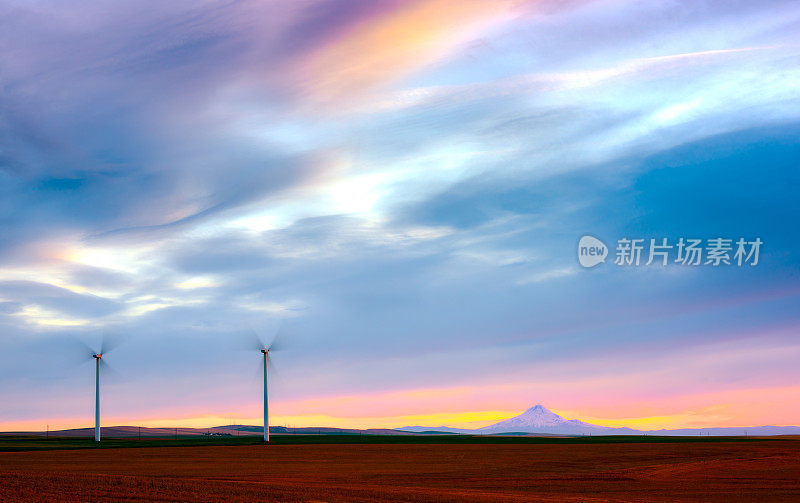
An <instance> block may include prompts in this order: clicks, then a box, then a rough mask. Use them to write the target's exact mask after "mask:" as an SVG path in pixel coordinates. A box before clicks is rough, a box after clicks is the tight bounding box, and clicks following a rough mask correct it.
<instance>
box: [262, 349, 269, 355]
mask: <svg viewBox="0 0 800 503" xmlns="http://www.w3.org/2000/svg"><path fill="white" fill-rule="evenodd" d="M261 352H262V353H264V354H267V353H269V348H266V349H262V350H261Z"/></svg>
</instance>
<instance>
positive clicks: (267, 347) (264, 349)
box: [250, 330, 280, 442]
mask: <svg viewBox="0 0 800 503" xmlns="http://www.w3.org/2000/svg"><path fill="white" fill-rule="evenodd" d="M279 332H280V330H278V331H276V333H275V335H274V336H273V337H272V342H270V343H269V344H266V343H264V341H263V339H262V338H261V337H260V336H259V335H258V334H257V333H256V332H255V331H253V330H251V331H250V334H251V335H252V336H253V338H254V340H255V342H256V344H257V345H258V350H259V351H261V353H262V354H263V355H264V360H263V362H262V365H263V366H264V368H263V369H262V370H263V371H264V442H269V368H270V367H272V358H271V357H270V352H272V351H276V350H278V349H280V347H279V346H278V345H277V344H276V341H277V339H278V335H279ZM273 370H274V369H273Z"/></svg>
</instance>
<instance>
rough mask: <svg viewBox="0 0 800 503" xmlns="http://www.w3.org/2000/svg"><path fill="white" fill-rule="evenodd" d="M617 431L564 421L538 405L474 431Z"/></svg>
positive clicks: (575, 420)
mask: <svg viewBox="0 0 800 503" xmlns="http://www.w3.org/2000/svg"><path fill="white" fill-rule="evenodd" d="M619 429H620V428H607V427H605V426H597V425H594V424H589V423H584V422H583V421H579V420H577V419H564V418H563V417H561V416H559V415H558V414H556V413H555V412H552V411H550V410H547V408H546V407H545V406H544V405H541V404H538V405H535V406H533V407H531V408H530V409H528V410H526V411H525V412H523V413H522V414H520V415H518V416H515V417H512V418H511V419H506V420H505V421H500V422H499V423H495V424H492V425H489V426H484V427H483V428H479V429H477V430H476V431H477V432H478V433H507V432H528V433H562V434H583V433H612V432H616V430H619ZM625 429H627V428H625Z"/></svg>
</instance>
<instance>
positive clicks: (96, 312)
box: [0, 0, 800, 430]
mask: <svg viewBox="0 0 800 503" xmlns="http://www.w3.org/2000/svg"><path fill="white" fill-rule="evenodd" d="M799 25H800V3H798V2H796V1H790V0H785V1H771V0H763V1H760V2H752V1H749V0H742V1H736V0H708V1H702V2H698V1H695V0H678V1H662V0H658V1H655V0H644V1H642V0H636V1H634V0H607V1H591V0H585V1H581V0H573V1H555V0H548V1H529V2H524V1H516V0H509V1H488V0H487V1H475V0H433V1H420V0H417V1H403V0H381V1H369V2H367V1H364V2H361V1H352V0H331V1H317V0H302V1H297V2H285V1H284V2H278V1H274V2H273V1H270V2H265V1H249V0H240V1H233V0H225V1H217V0H201V1H169V2H163V1H162V2H145V1H141V0H136V1H133V0H130V1H115V2H107V1H99V0H98V1H74V2H58V1H30V0H0V430H19V429H37V430H38V429H44V428H45V425H46V424H49V425H50V428H51V429H53V428H63V427H77V426H90V425H91V424H92V421H93V406H94V367H93V364H92V361H91V360H92V359H91V357H90V355H89V354H84V353H85V351H84V352H81V351H82V350H81V347H80V344H79V343H78V342H76V340H82V341H84V342H85V343H87V344H89V345H94V344H96V342H97V341H98V340H99V339H100V336H101V334H102V333H103V332H104V331H108V332H110V333H114V334H121V335H124V336H125V339H126V342H125V343H124V344H123V345H121V346H119V348H118V349H117V350H116V351H114V352H113V353H110V354H109V355H108V356H107V361H108V363H109V365H111V366H113V368H114V373H113V374H112V373H109V374H108V376H107V379H106V378H105V377H104V386H103V393H104V395H103V396H104V398H103V405H102V412H103V418H104V419H103V422H104V424H106V425H112V424H132V425H135V424H140V425H143V426H175V425H181V426H213V425H218V424H228V423H231V422H236V423H247V422H249V423H252V424H258V422H259V421H260V415H261V396H260V393H261V387H260V386H261V385H260V382H259V379H258V373H259V367H258V362H259V357H260V354H259V353H257V352H255V351H250V352H247V351H242V350H240V349H239V348H240V347H241V344H240V342H241V341H242V340H245V339H246V336H245V335H244V334H245V333H246V332H247V331H248V330H249V328H248V327H253V328H255V329H256V330H257V331H260V332H261V333H262V334H264V335H265V336H266V337H267V338H269V337H271V335H272V334H273V333H275V331H276V330H280V331H281V334H282V343H283V345H284V346H285V350H284V351H281V352H279V353H277V352H276V353H275V365H276V369H277V373H276V374H275V375H274V381H273V384H272V387H271V393H272V395H271V397H272V400H271V411H272V413H273V414H274V418H273V422H274V424H287V425H291V426H311V425H313V426H347V427H399V426H407V425H431V426H438V425H449V426H459V427H478V426H483V425H486V424H489V423H492V422H496V421H498V420H501V419H505V418H507V417H509V416H512V415H515V414H517V413H519V412H521V411H523V410H525V409H526V408H528V407H530V406H532V405H534V404H536V403H542V404H544V405H545V406H547V407H548V408H550V409H552V410H553V411H555V412H557V413H559V414H562V415H563V416H565V417H567V418H579V419H582V420H584V421H587V422H591V423H595V424H602V425H608V426H631V427H639V428H673V427H707V426H745V425H762V424H771V425H790V424H794V425H800V365H799V364H798V362H800V281H799V280H800V249H799V248H798V246H800V232H799V231H798V223H797V222H798V219H800V197H798V189H800V31H798V29H797V27H798V26H799ZM583 235H592V236H596V237H598V238H600V239H601V240H603V241H604V242H605V243H606V244H608V245H609V246H610V247H611V248H612V251H611V254H612V255H613V253H614V251H613V248H614V247H615V245H616V242H617V240H618V239H620V238H623V237H629V238H632V237H633V238H644V239H647V240H649V239H650V238H659V239H660V238H664V237H665V238H668V239H669V240H677V239H678V238H681V237H684V238H701V239H703V240H706V239H712V238H717V237H726V238H732V239H738V238H740V237H743V238H746V239H748V240H752V239H755V238H760V239H761V240H762V241H763V246H762V248H761V253H760V258H759V263H758V264H757V265H755V266H750V265H744V266H736V265H730V266H722V267H713V266H711V265H701V266H696V267H692V266H682V265H680V264H674V263H671V264H669V265H667V266H660V265H650V266H644V265H641V266H638V267H636V266H628V267H624V266H617V265H614V264H613V257H610V259H609V260H607V262H606V263H605V264H601V265H599V266H597V267H595V268H592V269H584V268H582V267H581V266H580V265H579V263H578V259H577V251H576V247H577V243H578V240H579V239H580V238H581V236H583ZM81 359H82V360H81ZM81 361H84V363H83V364H82V365H81V364H80V363H81Z"/></svg>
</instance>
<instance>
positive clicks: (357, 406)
mask: <svg viewBox="0 0 800 503" xmlns="http://www.w3.org/2000/svg"><path fill="white" fill-rule="evenodd" d="M500 388H506V391H509V388H510V387H497V388H495V391H498V392H502V390H501V389H500ZM470 391H473V392H474V391H475V390H470V389H469V388H448V389H434V390H407V391H402V392H391V393H381V394H366V395H360V396H339V397H325V398H322V399H316V400H313V399H309V400H302V401H297V402H280V403H276V404H274V407H275V409H276V412H279V413H277V414H274V415H272V416H271V417H270V423H271V424H272V425H274V426H292V427H314V426H319V427H326V426H327V427H339V428H359V429H363V428H399V427H403V426H432V427H435V426H450V427H455V428H465V429H466V428H469V429H474V428H479V427H482V426H486V425H489V424H493V423H496V422H498V421H502V420H504V419H508V418H510V417H513V416H515V415H517V414H520V413H522V412H523V410H525V409H526V408H528V407H530V406H533V405H534V403H526V404H524V405H515V406H514V407H505V408H488V407H487V408H480V407H478V408H475V409H472V410H464V409H463V407H461V406H458V405H457V404H458V403H459V400H458V397H462V398H463V397H464V396H466V395H472V393H470ZM478 391H479V393H480V394H486V393H491V390H490V389H488V388H481V389H480V390H478ZM512 391H513V390H512ZM446 394H452V395H453V396H455V397H456V400H454V401H452V402H451V403H449V404H443V405H442V407H441V408H440V409H439V410H433V409H431V408H430V407H428V406H425V405H424V402H426V401H427V400H426V399H425V398H428V399H431V398H433V399H434V401H435V399H436V397H441V396H443V395H446ZM745 396H746V397H748V398H747V399H743V397H745ZM415 397H416V398H417V399H418V400H419V402H422V403H423V404H422V406H420V403H417V405H415V400H414V398H415ZM609 398H611V397H606V399H607V400H606V405H603V406H602V407H581V408H569V409H567V408H559V407H555V406H554V407H552V408H551V410H552V411H553V412H555V413H557V414H559V415H561V416H563V417H564V418H566V419H580V420H582V421H584V422H587V423H591V424H596V425H600V426H612V427H623V426H626V427H630V428H634V429H642V430H656V429H662V428H666V429H676V428H710V427H724V426H763V425H773V426H787V425H800V405H798V404H800V400H798V399H800V386H789V387H775V388H759V389H738V390H725V391H720V392H713V393H700V394H696V395H686V396H678V397H671V398H664V397H661V398H659V397H653V398H652V399H651V400H650V401H638V400H637V401H631V402H628V403H625V402H623V401H618V402H616V403H615V402H614V400H608V399H609ZM376 400H377V401H378V402H383V403H396V402H397V401H398V400H400V401H401V403H399V404H398V405H399V406H400V407H402V408H404V409H405V410H409V411H414V412H413V413H408V414H400V413H394V412H391V409H384V411H383V412H384V413H383V414H381V413H380V412H381V411H380V410H377V409H374V408H372V407H370V406H366V405H365V404H373V403H374V402H375V401H376ZM403 402H405V403H403ZM515 402H516V401H515ZM334 403H336V404H339V405H343V409H341V410H336V408H335V407H330V406H331V404H334ZM461 403H462V404H463V403H464V402H461ZM543 404H544V405H545V406H546V407H547V406H548V404H547V403H546V401H543ZM554 405H556V404H554ZM548 408H550V407H548ZM325 409H330V410H328V411H326V410H325ZM289 410H294V411H296V412H293V413H289V414H287V413H284V411H289ZM346 411H351V413H348V412H346ZM776 417H782V418H786V419H783V420H777V421H776V420H775V418H776ZM261 421H262V418H261V416H257V415H256V416H254V415H253V411H252V410H248V411H247V412H245V413H241V414H236V413H232V414H230V415H194V414H192V413H191V412H190V413H187V414H180V413H172V414H169V415H158V414H156V415H153V416H150V417H144V418H143V417H139V418H130V417H115V416H105V417H104V418H103V421H102V422H103V424H104V425H107V426H123V425H125V426H147V427H191V428H207V427H211V426H220V425H225V424H251V425H259V424H261ZM47 423H49V424H50V429H51V430H54V429H68V428H86V427H89V426H91V425H92V418H91V417H85V418H84V417H69V418H56V419H46V420H42V419H39V420H26V421H14V422H0V430H2V431H39V430H44V429H45V424H47Z"/></svg>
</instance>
